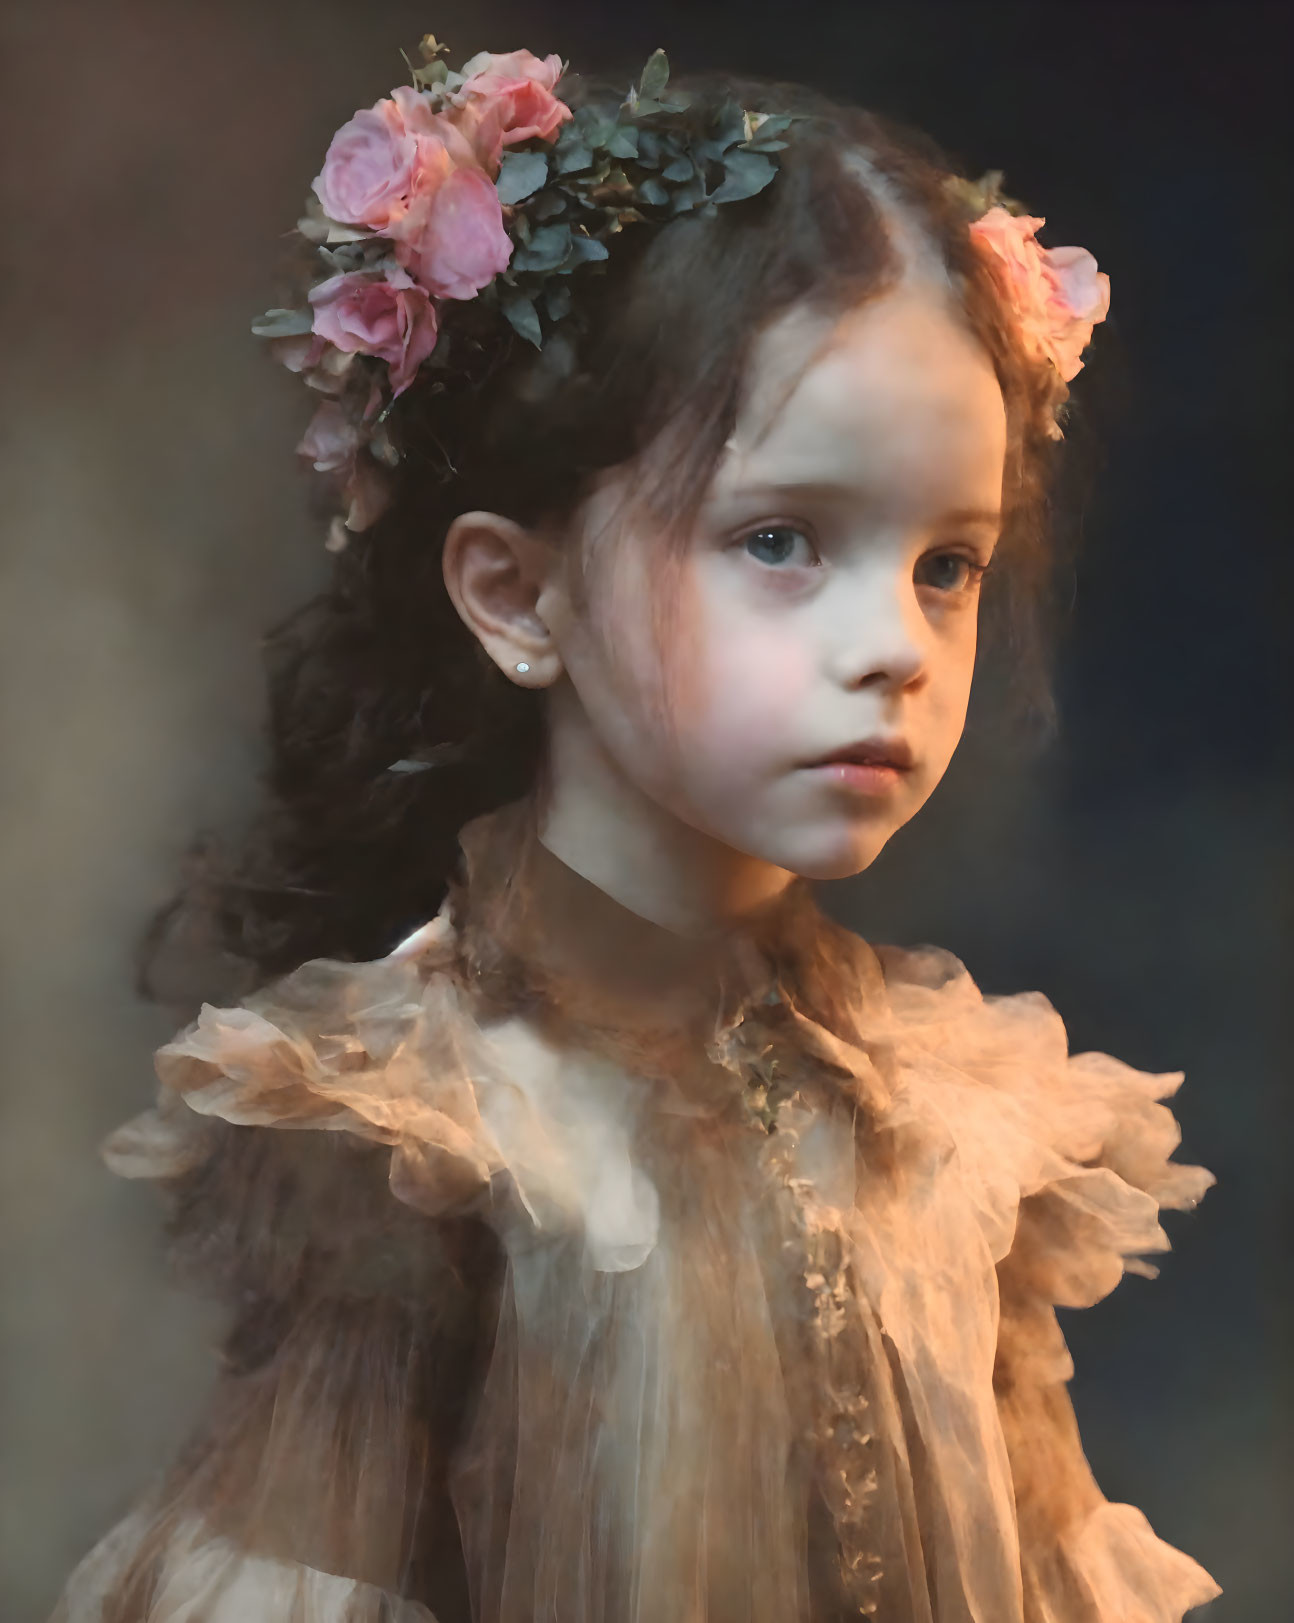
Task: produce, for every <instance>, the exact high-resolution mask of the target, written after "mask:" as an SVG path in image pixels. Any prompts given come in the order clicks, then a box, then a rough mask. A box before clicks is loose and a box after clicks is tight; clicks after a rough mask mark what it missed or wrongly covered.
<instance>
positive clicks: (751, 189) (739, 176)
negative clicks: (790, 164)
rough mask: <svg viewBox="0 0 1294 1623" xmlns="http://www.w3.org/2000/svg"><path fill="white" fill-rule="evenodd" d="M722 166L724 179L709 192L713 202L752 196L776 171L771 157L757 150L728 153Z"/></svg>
mask: <svg viewBox="0 0 1294 1623" xmlns="http://www.w3.org/2000/svg"><path fill="white" fill-rule="evenodd" d="M723 168H724V180H723V182H722V184H721V185H719V186H718V187H717V188H716V189H715V190H714V191H713V192H711V194H710V200H711V202H714V203H737V202H740V201H741V199H742V198H743V197H754V195H755V193H756V192H762V191H763V189H764V187H765V186H767V185H768V183H769V181H770V180H772V178H773V176H774V175H775V174H776V173H777V167H776V165H775V164H774V163H773V160H772V159H771V158H765V157H763V156H762V155H761V154H760V153H758V152H742V151H740V150H738V151H736V152H730V153H729V154H728V156H727V157H726V158H725V159H724V164H723Z"/></svg>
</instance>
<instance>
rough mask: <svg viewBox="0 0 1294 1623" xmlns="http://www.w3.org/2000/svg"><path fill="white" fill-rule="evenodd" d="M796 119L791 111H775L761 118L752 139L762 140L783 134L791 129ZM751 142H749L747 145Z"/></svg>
mask: <svg viewBox="0 0 1294 1623" xmlns="http://www.w3.org/2000/svg"><path fill="white" fill-rule="evenodd" d="M794 122H795V119H794V117H793V115H792V114H790V113H773V114H770V115H769V117H767V118H761V119H760V121H759V123H758V124H756V125H755V129H754V133H753V135H752V137H751V139H752V141H762V140H764V139H765V137H769V136H774V135H782V134H783V133H784V132H785V131H787V130H789V129H790V127H791V125H792V124H793V123H794ZM749 144H750V143H749V142H748V143H747V145H749Z"/></svg>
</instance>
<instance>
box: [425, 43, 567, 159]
mask: <svg viewBox="0 0 1294 1623" xmlns="http://www.w3.org/2000/svg"><path fill="white" fill-rule="evenodd" d="M462 72H463V80H464V82H463V84H462V85H461V86H460V87H459V89H458V90H457V91H455V93H454V95H453V97H452V103H453V107H454V109H455V110H454V112H453V113H452V114H451V115H450V116H451V117H452V119H453V121H454V123H456V124H457V125H458V127H459V128H460V129H461V130H462V131H463V133H464V134H465V135H467V137H468V138H469V139H470V140H471V142H472V145H473V147H474V149H475V151H476V156H477V160H478V161H479V162H480V163H481V164H482V165H483V166H484V167H485V168H486V169H487V170H488V171H489V173H490V174H491V175H494V174H497V173H498V168H499V160H500V157H501V156H502V150H503V148H504V147H505V146H516V145H517V143H518V142H519V141H528V140H530V139H531V138H532V137H536V136H537V137H539V138H540V139H542V140H544V141H551V140H552V139H553V137H554V136H555V135H556V133H557V131H558V129H559V128H560V126H561V125H562V124H564V123H565V122H566V120H567V119H568V118H571V117H572V116H573V115H572V113H571V110H570V108H569V107H568V106H567V105H566V103H565V102H562V101H558V99H557V97H556V96H554V95H553V86H554V85H555V84H556V83H557V81H558V79H559V78H560V77H561V72H562V59H561V57H559V56H549V57H544V58H543V59H542V60H541V59H540V58H539V57H537V56H532V55H531V53H530V52H529V51H509V52H508V53H507V54H506V55H503V56H494V55H491V53H490V52H489V51H480V52H478V53H477V55H476V56H474V57H472V58H471V60H470V61H468V62H465V63H464V64H463V69H462Z"/></svg>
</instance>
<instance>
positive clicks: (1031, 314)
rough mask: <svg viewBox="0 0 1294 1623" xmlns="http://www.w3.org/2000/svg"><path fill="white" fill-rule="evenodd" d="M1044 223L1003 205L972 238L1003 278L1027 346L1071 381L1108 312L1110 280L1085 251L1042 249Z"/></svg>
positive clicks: (973, 231) (978, 226)
mask: <svg viewBox="0 0 1294 1623" xmlns="http://www.w3.org/2000/svg"><path fill="white" fill-rule="evenodd" d="M1045 224H1046V221H1045V220H1042V219H1037V218H1035V217H1034V216H1032V215H1028V214H1009V213H1008V212H1007V210H1006V209H1004V208H1002V207H1001V206H1000V205H999V206H995V207H993V208H991V209H989V210H988V212H987V213H986V214H985V215H983V216H982V217H981V218H980V219H978V220H976V221H975V223H974V224H973V225H972V226H971V228H970V234H971V239H972V241H974V242H975V243H977V244H978V245H979V246H980V248H981V249H982V250H984V251H986V252H988V253H989V254H990V255H991V256H992V259H993V262H994V263H995V264H996V265H997V267H998V269H999V271H1000V273H1001V274H1002V275H1003V277H1004V278H1005V281H1006V288H1007V292H1008V296H1009V297H1010V299H1011V302H1012V304H1013V306H1014V307H1015V310H1016V314H1017V316H1018V318H1019V322H1020V329H1021V332H1022V334H1023V336H1024V339H1025V342H1026V344H1027V345H1028V346H1029V347H1030V348H1031V349H1032V350H1033V352H1034V353H1035V354H1038V355H1040V356H1042V357H1045V358H1046V359H1048V360H1050V361H1051V362H1052V364H1053V365H1054V366H1055V367H1056V369H1057V371H1058V372H1059V373H1060V375H1061V377H1062V378H1063V379H1064V380H1065V382H1066V383H1068V382H1069V381H1070V379H1071V378H1073V377H1075V376H1077V374H1078V373H1079V372H1081V371H1082V369H1083V362H1082V359H1081V356H1082V353H1083V351H1084V350H1085V349H1086V348H1087V346H1088V344H1089V343H1090V342H1091V339H1092V328H1093V327H1094V326H1095V325H1096V323H1097V322H1098V321H1104V320H1105V317H1106V315H1107V313H1108V312H1109V308H1110V278H1109V277H1108V276H1107V275H1106V274H1105V273H1104V272H1103V271H1098V270H1097V268H1096V260H1095V259H1094V258H1093V257H1092V255H1091V254H1090V253H1088V251H1087V249H1086V248H1043V247H1042V246H1041V245H1040V244H1039V243H1038V242H1037V240H1036V233H1037V231H1038V230H1039V229H1040V228H1041V227H1042V226H1043V225H1045Z"/></svg>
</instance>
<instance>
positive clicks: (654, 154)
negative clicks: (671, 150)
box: [638, 130, 664, 169]
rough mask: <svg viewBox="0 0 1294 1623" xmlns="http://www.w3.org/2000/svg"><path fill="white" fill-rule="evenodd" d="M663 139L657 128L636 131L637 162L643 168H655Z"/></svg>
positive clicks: (658, 160) (658, 161)
mask: <svg viewBox="0 0 1294 1623" xmlns="http://www.w3.org/2000/svg"><path fill="white" fill-rule="evenodd" d="M663 148H664V140H663V138H662V136H661V134H660V131H659V130H639V131H638V162H639V163H640V164H641V165H642V167H643V168H644V169H655V168H656V166H657V164H659V163H660V160H661V152H662V150H663Z"/></svg>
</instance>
